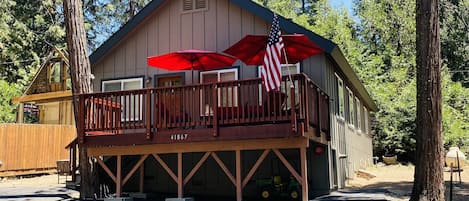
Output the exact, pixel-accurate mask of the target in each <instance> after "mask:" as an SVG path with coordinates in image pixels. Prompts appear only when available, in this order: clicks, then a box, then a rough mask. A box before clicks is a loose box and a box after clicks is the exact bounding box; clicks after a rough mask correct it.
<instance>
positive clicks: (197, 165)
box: [184, 151, 212, 185]
mask: <svg viewBox="0 0 469 201" xmlns="http://www.w3.org/2000/svg"><path fill="white" fill-rule="evenodd" d="M211 153H212V152H210V151H209V152H205V154H204V155H203V156H202V158H200V160H199V162H197V164H195V166H194V168H192V170H191V171H190V172H189V174H188V175H187V176H186V178H184V185H186V184H187V183H188V182H189V181H190V180H191V178H192V177H193V176H194V175H195V173H196V172H197V170H199V168H200V167H201V166H202V165H203V164H204V162H205V161H206V160H207V158H208V157H209V156H210V154H211Z"/></svg>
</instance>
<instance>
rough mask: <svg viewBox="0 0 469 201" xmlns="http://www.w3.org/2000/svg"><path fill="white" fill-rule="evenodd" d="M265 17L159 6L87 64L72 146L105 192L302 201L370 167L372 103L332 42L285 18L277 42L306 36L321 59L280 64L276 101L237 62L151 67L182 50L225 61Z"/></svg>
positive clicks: (238, 1)
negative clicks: (201, 67)
mask: <svg viewBox="0 0 469 201" xmlns="http://www.w3.org/2000/svg"><path fill="white" fill-rule="evenodd" d="M272 16H273V13H272V11H270V10H268V9H266V8H264V7H262V6H260V5H258V4H256V3H254V2H251V1H245V0H172V1H164V0H154V1H151V2H150V3H149V4H148V5H147V6H146V7H144V8H143V9H142V10H141V11H140V12H139V13H138V14H137V15H136V16H135V17H134V18H132V19H131V20H129V21H128V22H127V23H126V24H125V25H124V26H123V27H121V28H120V29H119V30H118V31H117V32H116V33H114V35H112V36H111V37H110V38H109V39H108V40H107V41H105V42H104V43H103V44H102V45H101V46H100V47H99V48H98V49H97V50H96V51H95V52H93V53H92V54H91V56H90V61H91V65H92V73H93V75H94V76H95V79H94V80H93V85H94V90H95V93H91V94H81V95H79V104H78V111H79V113H78V122H79V123H78V125H77V126H78V129H79V132H78V142H79V143H80V144H82V145H83V146H86V147H87V148H88V154H89V156H90V157H94V158H95V159H96V160H97V162H98V163H99V165H100V167H101V173H102V174H101V177H100V181H101V184H100V185H101V187H103V188H100V189H110V193H116V194H117V195H118V196H120V195H122V193H123V192H143V193H147V194H149V195H151V194H153V195H157V196H161V197H162V198H164V197H179V198H182V197H195V198H196V199H197V197H204V196H213V197H217V196H220V197H224V199H226V200H250V199H251V200H252V199H258V198H259V197H263V198H267V199H269V198H271V197H276V196H280V197H281V196H282V195H284V196H286V199H293V200H300V199H301V200H308V199H309V198H313V197H315V196H318V195H322V194H325V193H328V192H330V191H331V190H333V189H337V188H342V187H344V184H345V180H346V179H347V178H351V177H353V174H354V171H355V170H357V169H358V168H360V167H364V166H367V165H370V164H371V162H372V145H371V131H370V117H369V113H370V112H373V111H375V110H376V105H375V103H374V102H373V100H372V99H371V98H370V95H369V94H368V92H367V91H366V89H365V88H364V86H363V84H362V83H361V82H360V81H359V79H358V77H357V75H356V74H355V73H354V71H353V70H352V69H351V67H350V65H349V64H348V63H347V60H346V59H345V57H344V55H343V54H342V52H341V50H340V49H339V47H338V46H337V45H336V44H335V43H333V42H332V41H329V40H327V39H324V38H322V37H321V36H319V35H317V34H315V33H313V32H311V31H309V30H307V29H305V28H303V27H301V26H300V25H297V24H295V23H293V22H292V21H291V20H288V19H285V18H283V17H280V28H281V29H282V33H298V34H305V35H306V36H308V38H309V39H310V40H311V41H312V42H313V43H315V44H316V45H318V46H319V47H320V48H321V49H322V50H323V53H321V54H317V55H314V56H311V57H310V58H307V59H305V60H303V61H301V62H299V63H296V64H285V65H283V66H282V71H284V72H283V73H284V75H285V76H284V77H283V82H282V87H281V91H280V92H278V93H267V92H266V91H265V89H264V87H263V86H262V81H261V79H260V78H259V73H258V71H259V66H252V65H251V66H247V65H245V64H244V63H242V62H241V61H239V60H238V61H237V62H236V63H235V64H234V65H233V66H227V67H225V68H223V69H219V70H211V71H179V72H175V71H165V70H162V69H158V68H154V67H149V66H148V65H147V63H146V62H147V57H149V56H155V55H162V54H166V53H169V52H173V51H178V50H185V49H201V50H210V51H216V52H222V51H224V50H225V49H227V48H229V47H230V46H231V45H233V44H235V43H236V42H238V41H239V40H240V39H241V38H243V37H244V36H246V35H248V34H264V35H265V34H268V32H269V30H270V27H271V22H272ZM288 71H290V72H292V74H293V75H292V76H291V80H290V78H289V77H290V76H287V73H286V72H288ZM192 73H194V74H195V76H194V78H193V76H191V75H192ZM290 84H292V85H293V88H290V87H289V85H290ZM106 187H107V188H106ZM280 187H281V188H280ZM105 193H106V192H103V191H101V196H104V195H103V194H105Z"/></svg>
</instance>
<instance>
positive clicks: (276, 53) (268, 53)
mask: <svg viewBox="0 0 469 201" xmlns="http://www.w3.org/2000/svg"><path fill="white" fill-rule="evenodd" d="M280 34H281V32H280V27H279V20H278V16H277V14H275V13H274V19H273V22H272V28H271V30H270V33H269V40H268V44H267V47H266V49H265V55H264V63H263V65H262V69H261V77H262V80H263V81H264V86H265V89H266V90H267V91H271V90H275V89H278V88H279V87H280V83H281V81H282V71H281V57H282V49H283V48H284V44H283V39H282V37H281V35H280Z"/></svg>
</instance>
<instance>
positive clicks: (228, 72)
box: [200, 68, 238, 115]
mask: <svg viewBox="0 0 469 201" xmlns="http://www.w3.org/2000/svg"><path fill="white" fill-rule="evenodd" d="M237 79H238V69H237V68H231V69H224V70H213V71H204V72H201V73H200V81H201V83H215V82H222V81H230V80H237ZM204 93H205V94H204V95H202V96H201V98H203V97H207V98H208V97H210V96H209V95H208V94H210V92H208V91H206V92H204ZM204 102H205V103H207V100H206V101H204V100H202V101H201V104H203V103H204ZM218 106H219V107H220V106H223V107H233V106H235V107H236V106H238V89H237V88H236V87H219V88H218ZM201 107H202V108H203V106H202V105H201ZM212 113H213V109H212V108H209V106H208V105H206V106H205V115H208V114H212Z"/></svg>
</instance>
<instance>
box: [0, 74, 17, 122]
mask: <svg viewBox="0 0 469 201" xmlns="http://www.w3.org/2000/svg"><path fill="white" fill-rule="evenodd" d="M16 88H17V85H16V84H9V83H8V82H6V81H5V80H0V106H1V109H0V122H2V123H5V122H14V121H15V119H16V118H15V117H16V116H15V112H16V107H17V105H16V104H12V103H11V98H13V97H15V96H18V95H20V93H19V91H18V90H17V89H16Z"/></svg>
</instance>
